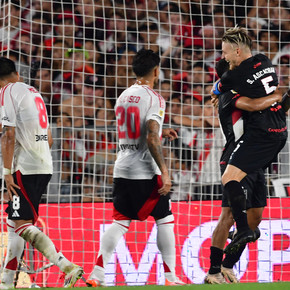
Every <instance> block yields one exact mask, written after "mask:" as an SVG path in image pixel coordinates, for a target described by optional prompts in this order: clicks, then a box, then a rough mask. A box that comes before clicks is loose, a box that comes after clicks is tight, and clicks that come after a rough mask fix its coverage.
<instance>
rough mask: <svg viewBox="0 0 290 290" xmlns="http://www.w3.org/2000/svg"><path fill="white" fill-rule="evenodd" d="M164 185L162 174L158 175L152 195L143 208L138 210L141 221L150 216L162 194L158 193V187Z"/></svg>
mask: <svg viewBox="0 0 290 290" xmlns="http://www.w3.org/2000/svg"><path fill="white" fill-rule="evenodd" d="M162 185H163V183H162V179H161V175H158V176H157V184H156V186H155V187H154V189H153V191H152V193H151V195H150V196H149V198H148V199H147V200H146V202H145V203H144V204H143V206H142V207H141V209H140V210H139V211H138V218H139V220H140V221H144V220H146V219H147V218H148V216H149V215H150V214H151V212H152V210H153V209H154V207H155V206H156V204H157V202H158V201H159V199H160V194H159V193H158V189H159V188H161V187H162Z"/></svg>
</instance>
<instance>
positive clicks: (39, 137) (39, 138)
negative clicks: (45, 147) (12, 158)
mask: <svg viewBox="0 0 290 290" xmlns="http://www.w3.org/2000/svg"><path fill="white" fill-rule="evenodd" d="M47 140H48V137H47V135H35V141H36V142H38V141H47Z"/></svg>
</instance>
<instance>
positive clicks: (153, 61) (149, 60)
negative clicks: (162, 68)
mask: <svg viewBox="0 0 290 290" xmlns="http://www.w3.org/2000/svg"><path fill="white" fill-rule="evenodd" d="M159 63H160V57H159V55H158V54H157V53H155V52H154V51H153V50H151V49H143V48H142V49H140V50H139V51H138V52H137V53H136V55H135V56H134V59H133V71H134V73H135V74H136V76H137V77H144V76H146V75H148V74H149V73H150V72H151V71H152V70H153V69H154V68H155V67H156V66H159Z"/></svg>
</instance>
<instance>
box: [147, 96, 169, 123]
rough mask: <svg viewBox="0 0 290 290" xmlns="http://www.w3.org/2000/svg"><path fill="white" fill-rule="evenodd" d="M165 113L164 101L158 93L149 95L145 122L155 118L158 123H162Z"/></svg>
mask: <svg viewBox="0 0 290 290" xmlns="http://www.w3.org/2000/svg"><path fill="white" fill-rule="evenodd" d="M164 115H165V101H164V99H163V98H162V97H161V96H160V95H157V94H156V95H155V94H154V95H151V105H150V107H149V110H148V112H147V116H146V122H147V121H148V120H155V121H157V122H158V124H162V123H163V120H164Z"/></svg>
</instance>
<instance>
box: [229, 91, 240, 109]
mask: <svg viewBox="0 0 290 290" xmlns="http://www.w3.org/2000/svg"><path fill="white" fill-rule="evenodd" d="M228 94H229V96H230V97H231V100H230V105H231V106H232V107H233V108H237V106H236V103H237V100H238V99H239V98H240V97H241V95H240V94H239V93H237V92H235V91H234V90H230V91H229V92H228ZM237 109H238V108H237Z"/></svg>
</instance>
